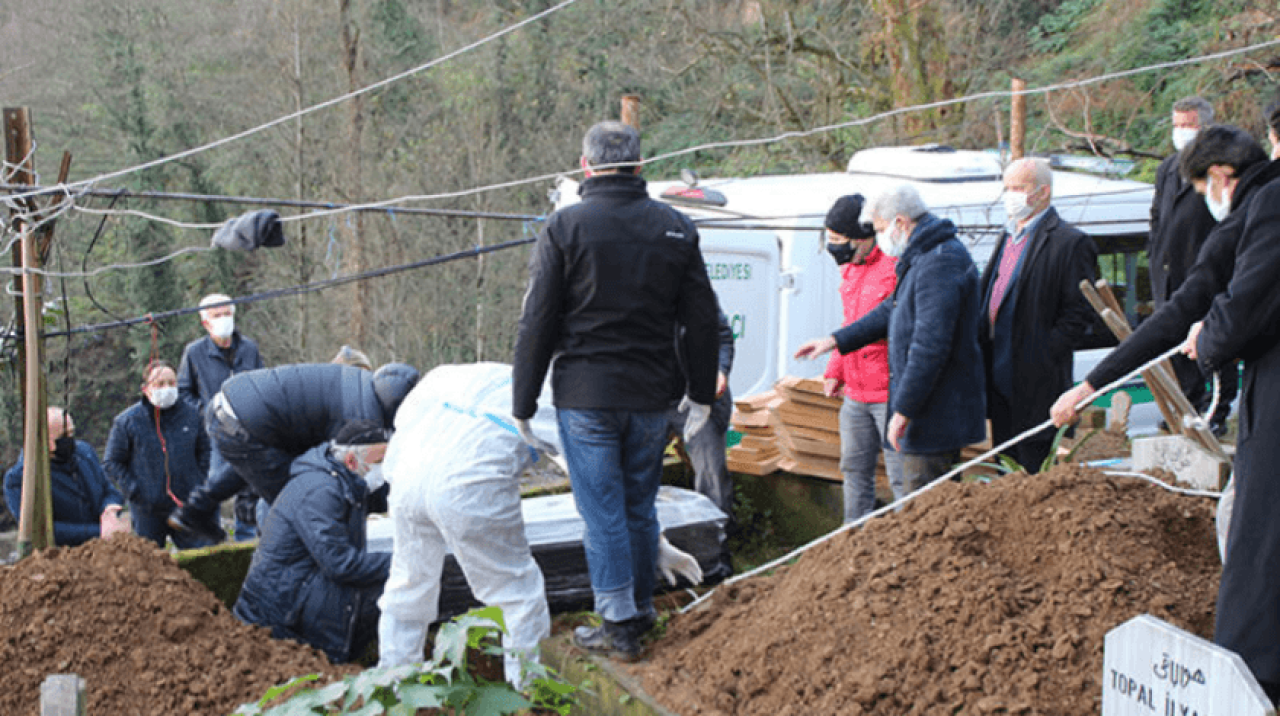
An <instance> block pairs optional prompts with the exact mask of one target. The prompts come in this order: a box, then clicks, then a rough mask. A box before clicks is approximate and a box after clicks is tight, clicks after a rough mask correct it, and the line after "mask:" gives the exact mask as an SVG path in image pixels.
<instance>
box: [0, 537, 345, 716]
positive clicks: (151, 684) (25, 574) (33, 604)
mask: <svg viewBox="0 0 1280 716" xmlns="http://www.w3.org/2000/svg"><path fill="white" fill-rule="evenodd" d="M0 635H3V638H2V639H0V673H2V674H4V677H5V688H3V689H0V713H3V714H13V715H14V716H22V715H25V714H38V713H39V703H40V683H41V682H42V681H44V679H45V677H46V676H48V675H49V674H68V673H73V674H78V675H79V676H81V677H82V678H84V679H85V681H86V687H87V697H88V698H87V700H88V703H87V706H88V712H89V713H91V714H104V715H105V714H129V715H130V716H134V715H138V716H151V715H153V714H154V715H155V716H161V715H163V716H172V715H173V714H209V715H210V716H223V715H225V714H228V713H230V712H231V711H233V710H235V708H236V707H238V706H239V705H240V704H243V703H247V702H250V701H256V700H257V699H258V698H260V697H261V696H262V694H263V693H264V692H265V691H266V690H267V689H268V688H269V687H271V686H273V685H275V684H278V683H282V682H284V681H288V680H289V679H291V678H293V677H295V676H301V675H305V674H321V675H322V678H321V682H322V683H323V682H327V681H331V680H333V679H334V678H340V677H341V676H342V675H344V674H348V673H352V672H355V671H358V668H357V667H352V666H334V665H331V664H330V663H329V661H328V659H327V658H325V656H324V654H323V653H321V652H319V651H316V650H314V649H312V648H311V647H308V646H303V645H301V644H298V643H296V642H292V641H278V640H275V639H272V638H271V635H270V632H269V631H268V630H266V629H263V628H260V627H251V626H247V625H245V624H243V623H241V622H240V621H239V620H238V619H236V618H235V617H234V616H233V615H232V614H231V613H230V612H229V611H228V610H227V608H226V607H225V606H224V605H223V604H222V603H221V602H219V601H218V599H217V598H216V597H214V596H213V593H212V592H210V591H209V590H208V589H206V588H205V587H204V585H202V584H200V583H199V582H196V581H195V580H194V579H192V578H191V576H190V575H188V574H187V573H186V572H185V571H183V570H182V568H181V567H179V566H178V565H177V563H176V562H174V561H173V559H172V558H171V557H170V556H169V555H168V554H167V553H166V552H164V551H162V550H160V549H158V548H157V547H156V546H155V545H154V544H153V543H151V542H149V541H147V540H145V539H142V538H141V537H137V536H134V535H121V536H117V537H113V538H112V539H110V540H106V541H103V540H93V541H91V542H88V543H86V544H84V545H81V546H79V547H73V548H54V549H48V550H44V551H42V552H40V553H37V554H35V555H32V556H31V557H28V558H27V559H24V560H22V561H21V562H18V563H17V564H15V565H12V566H7V567H2V568H0Z"/></svg>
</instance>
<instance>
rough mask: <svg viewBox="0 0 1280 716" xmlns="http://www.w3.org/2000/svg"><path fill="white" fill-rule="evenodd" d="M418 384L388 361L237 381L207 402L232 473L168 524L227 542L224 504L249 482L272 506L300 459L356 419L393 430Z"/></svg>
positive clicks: (297, 368) (204, 489)
mask: <svg viewBox="0 0 1280 716" xmlns="http://www.w3.org/2000/svg"><path fill="white" fill-rule="evenodd" d="M417 382H418V371H417V370H416V369H415V368H413V367H412V366H409V365H406V364H404V363H388V364H387V365H384V366H382V367H381V368H379V369H378V370H377V371H375V372H373V373H370V372H369V371H367V370H364V369H363V368H356V367H354V366H349V365H336V364H332V363H309V364H301V365H285V366H279V367H277V368H264V369H262V370H253V371H249V372H247V373H240V374H239V375H236V376H233V377H232V378H231V379H229V380H228V381H227V382H226V383H224V384H223V386H222V390H221V391H220V392H219V393H218V394H217V395H216V396H214V398H213V400H212V401H210V403H209V408H208V410H207V411H206V412H205V423H206V425H207V426H208V429H209V435H210V436H211V437H212V438H213V447H214V449H215V450H217V451H218V452H219V453H220V454H221V455H222V457H223V458H224V459H225V460H226V461H227V462H228V463H229V464H230V465H231V467H232V468H233V469H234V472H230V473H228V474H227V475H224V476H220V477H219V479H213V478H212V477H211V479H210V480H209V481H208V482H206V483H205V484H203V485H201V486H200V487H198V488H196V489H195V490H192V491H191V494H190V495H189V496H188V498H187V501H186V504H184V505H183V506H182V507H180V508H178V509H177V510H175V511H174V512H173V513H172V514H170V516H169V524H170V525H172V526H173V527H174V528H176V529H179V530H184V531H190V532H195V533H197V534H201V535H204V536H206V537H210V538H211V539H214V540H215V541H219V542H220V541H222V540H223V539H225V538H226V535H225V533H223V531H222V528H221V526H219V524H218V515H217V511H218V506H219V505H220V504H221V503H222V501H223V500H226V499H229V498H230V497H231V496H232V495H234V494H236V492H238V491H239V490H240V488H241V487H242V486H243V485H244V484H245V483H246V482H247V483H248V484H249V486H251V487H252V488H253V489H254V490H256V491H257V492H258V494H259V495H261V496H262V498H263V499H264V500H266V501H267V502H268V503H271V502H274V501H275V498H276V495H277V494H279V493H280V490H281V489H282V488H283V487H284V485H285V483H287V482H288V481H289V465H290V464H291V463H292V462H293V461H294V459H295V458H297V457H298V456H300V455H302V454H303V453H305V452H306V451H308V450H310V449H311V448H313V447H315V446H316V445H319V444H320V443H323V442H325V441H326V440H329V439H330V438H333V437H334V436H336V435H337V431H338V430H339V429H340V428H341V427H342V425H343V424H345V423H347V422H348V421H351V420H373V421H375V422H377V423H378V424H380V425H382V426H383V427H385V428H390V427H391V425H392V423H393V421H394V420H395V415H396V409H397V408H398V407H400V402H401V401H402V400H404V397H405V396H406V395H408V394H409V391H410V390H411V389H412V388H413V386H414V384H415V383H417ZM214 477H217V476H214Z"/></svg>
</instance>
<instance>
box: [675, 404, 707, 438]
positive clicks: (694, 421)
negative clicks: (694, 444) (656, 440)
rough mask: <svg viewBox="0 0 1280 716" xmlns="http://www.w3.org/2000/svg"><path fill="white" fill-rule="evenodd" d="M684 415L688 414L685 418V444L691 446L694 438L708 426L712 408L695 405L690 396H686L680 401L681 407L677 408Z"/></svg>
mask: <svg viewBox="0 0 1280 716" xmlns="http://www.w3.org/2000/svg"><path fill="white" fill-rule="evenodd" d="M677 410H679V411H680V412H682V413H685V412H687V413H688V414H687V415H685V418H684V442H685V444H686V445H688V444H689V441H690V440H693V436H694V435H697V434H698V431H699V430H702V428H703V427H705V426H706V424H707V420H708V419H710V418H711V406H710V405H703V404H702V403H695V402H693V401H692V400H689V396H687V395H686V396H684V398H682V399H681V400H680V406H679V407H678V408H677Z"/></svg>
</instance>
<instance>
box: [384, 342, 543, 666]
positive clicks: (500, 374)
mask: <svg viewBox="0 0 1280 716" xmlns="http://www.w3.org/2000/svg"><path fill="white" fill-rule="evenodd" d="M549 394H550V391H544V392H543V398H542V399H540V400H539V405H538V412H537V414H536V415H535V416H534V418H533V419H532V420H531V421H530V424H531V427H532V428H533V429H534V432H535V433H536V434H538V435H540V436H543V437H544V438H545V439H548V440H553V441H557V442H558V431H557V429H556V424H555V412H554V409H553V408H552V407H551V404H550V395H549ZM557 447H558V446H557ZM536 459H537V455H536V454H535V453H534V451H533V450H532V449H531V448H530V447H529V446H528V445H526V444H525V443H524V442H523V441H522V440H521V439H520V436H519V434H518V433H517V432H516V429H515V426H514V424H513V422H512V418H511V366H509V365H505V364H501V363H477V364H468V365H446V366H440V367H437V368H435V369H434V370H432V371H431V372H429V373H427V374H426V375H425V376H423V378H422V380H420V381H419V382H418V384H417V386H416V387H414V389H413V391H412V392H410V393H409V396H408V397H407V398H406V399H405V401H404V404H403V405H401V406H400V410H399V412H398V413H397V415H396V431H395V434H394V435H393V436H392V438H391V441H390V444H389V445H388V447H387V455H386V459H385V461H384V463H383V474H384V475H386V478H387V480H388V481H389V482H390V483H391V495H390V500H389V501H390V508H391V519H392V522H393V525H394V547H393V551H392V556H391V576H390V577H389V578H388V580H387V584H386V588H385V589H384V590H383V593H382V598H381V599H379V600H378V606H379V607H380V608H381V610H382V616H381V619H380V621H379V623H378V644H379V652H380V653H379V663H378V666H379V667H380V668H386V667H393V666H400V665H404V664H412V663H418V662H421V661H422V660H423V647H424V645H425V642H426V636H427V628H428V627H429V626H430V625H431V623H432V622H434V621H435V619H436V615H437V608H438V602H439V598H440V576H441V572H442V571H443V569H444V559H445V555H446V554H447V553H451V554H453V556H454V558H455V559H456V560H457V561H458V565H459V566H460V567H461V568H462V572H463V574H464V575H465V576H466V578H467V583H468V584H469V585H470V587H471V591H472V592H473V593H474V594H475V596H476V598H477V599H479V600H480V601H481V602H483V603H484V604H486V605H488V606H497V607H501V608H502V611H503V614H504V617H505V620H506V626H507V631H508V635H507V636H504V637H503V647H504V650H505V651H506V656H505V658H504V675H505V677H506V679H507V681H508V682H510V683H512V684H513V685H516V686H517V687H518V686H520V685H521V667H520V656H521V655H522V654H523V655H524V656H526V657H527V658H532V659H536V658H537V647H538V642H539V641H541V640H542V639H544V638H546V637H547V636H549V635H550V633H551V616H550V611H549V609H548V607H547V597H546V590H545V587H544V585H543V580H542V572H541V570H539V569H538V565H537V563H535V562H534V560H533V554H532V552H530V549H529V543H528V540H527V538H526V537H525V527H524V519H523V517H522V515H521V512H520V485H519V478H520V474H521V473H522V472H523V471H524V470H525V468H527V467H528V466H529V465H530V464H532V463H533V461H535V460H536Z"/></svg>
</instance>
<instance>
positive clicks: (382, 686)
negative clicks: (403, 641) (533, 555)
mask: <svg viewBox="0 0 1280 716" xmlns="http://www.w3.org/2000/svg"><path fill="white" fill-rule="evenodd" d="M505 632H506V627H505V625H504V623H503V619H502V610H501V609H499V608H498V607H483V608H479V609H473V610H471V611H470V612H467V613H466V614H463V615H461V616H459V617H456V618H455V619H453V620H452V621H450V622H448V623H446V624H443V625H441V627H440V630H439V632H437V634H436V637H435V647H434V649H433V651H432V656H431V660H430V661H426V662H423V663H421V664H410V665H407V666H398V667H394V668H390V669H369V670H366V671H363V672H361V673H359V674H355V675H353V676H348V677H346V678H345V679H343V680H342V681H336V682H334V683H332V684H328V685H327V686H322V687H320V688H312V687H309V686H307V684H310V683H312V682H315V681H316V680H318V679H319V676H317V675H315V674H311V675H307V676H300V677H298V678H296V679H293V680H292V681H289V682H287V683H284V684H280V685H278V686H273V687H272V688H270V689H268V690H267V692H266V694H264V695H263V697H262V698H261V699H260V700H259V701H258V702H257V703H252V704H244V705H243V706H241V707H240V708H239V709H237V710H236V711H235V713H234V714H233V716H311V715H312V714H326V715H333V714H351V715H352V716H356V715H358V716H413V715H414V714H416V713H417V712H418V709H450V711H449V713H453V714H457V715H458V716H462V715H464V714H465V715H466V716H502V715H503V714H513V713H516V712H519V711H523V710H526V709H539V710H545V711H551V712H554V713H558V714H561V715H562V716H565V715H567V714H568V713H569V710H570V709H571V708H572V706H573V704H574V697H573V695H574V693H575V691H576V688H575V687H574V686H573V685H572V684H568V683H565V682H563V681H561V680H560V679H559V678H558V675H557V674H556V673H555V672H554V671H553V670H552V669H550V668H548V667H546V666H543V665H542V664H539V663H533V662H526V663H525V673H526V675H527V677H528V683H529V686H528V688H527V690H526V693H524V694H522V693H520V692H518V691H516V690H515V689H514V688H513V687H512V686H511V685H510V684H508V683H507V682H506V681H497V682H493V681H489V680H487V679H484V678H480V677H477V676H475V675H473V674H472V673H471V670H470V669H469V668H468V663H467V654H468V652H469V651H471V650H476V651H479V652H480V653H483V654H488V655H492V656H501V654H502V647H501V646H499V645H498V643H499V638H500V637H501V635H502V634H503V633H505ZM299 687H300V688H299ZM295 689H296V691H295V693H293V695H292V696H289V697H288V698H287V699H286V700H284V701H283V702H281V703H279V704H276V705H273V706H270V707H268V706H267V704H269V703H271V702H273V701H274V700H276V699H278V698H280V697H282V696H283V695H284V694H286V693H289V692H290V691H291V690H295Z"/></svg>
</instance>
